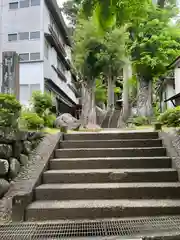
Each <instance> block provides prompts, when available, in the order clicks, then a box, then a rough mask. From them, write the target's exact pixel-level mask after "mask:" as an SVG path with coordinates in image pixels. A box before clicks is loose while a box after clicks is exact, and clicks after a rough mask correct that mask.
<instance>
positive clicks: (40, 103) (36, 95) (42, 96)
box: [32, 91, 53, 117]
mask: <svg viewBox="0 0 180 240" xmlns="http://www.w3.org/2000/svg"><path fill="white" fill-rule="evenodd" d="M32 105H33V108H34V111H35V112H36V113H37V114H38V115H39V116H41V117H42V116H43V115H45V114H46V113H47V112H50V109H51V108H52V107H53V101H52V97H51V95H50V94H49V93H46V92H45V93H41V92H40V91H36V92H33V95H32Z"/></svg>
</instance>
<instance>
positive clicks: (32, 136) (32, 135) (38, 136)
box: [27, 132, 46, 141]
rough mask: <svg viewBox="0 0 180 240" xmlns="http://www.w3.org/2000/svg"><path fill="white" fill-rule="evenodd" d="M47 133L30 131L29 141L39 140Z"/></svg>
mask: <svg viewBox="0 0 180 240" xmlns="http://www.w3.org/2000/svg"><path fill="white" fill-rule="evenodd" d="M45 135H46V133H43V132H29V133H28V138H27V140H28V141H33V140H39V139H42V138H43V137H45Z"/></svg>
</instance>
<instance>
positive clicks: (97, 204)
mask: <svg viewBox="0 0 180 240" xmlns="http://www.w3.org/2000/svg"><path fill="white" fill-rule="evenodd" d="M115 207H120V208H126V207H128V208H136V207H138V208H143V207H149V208H153V207H162V208H164V207H180V199H178V200H169V199H168V200H164V199H157V200H154V199H153V200H152V199H150V200H147V199H145V200H144V199H143V200H142V199H135V200H134V199H132V200H128V199H123V200H119V199H115V200H114V199H110V200H103V199H100V200H67V201H57V200H53V201H52V200H50V201H47V200H46V201H35V202H33V203H31V204H30V205H29V206H28V207H27V209H28V210H31V209H63V208H67V209H73V208H115Z"/></svg>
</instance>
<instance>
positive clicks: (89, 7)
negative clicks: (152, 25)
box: [78, 0, 149, 30]
mask: <svg viewBox="0 0 180 240" xmlns="http://www.w3.org/2000/svg"><path fill="white" fill-rule="evenodd" d="M78 2H80V3H82V7H83V12H84V13H85V14H84V15H85V16H90V15H93V17H94V18H95V19H96V20H97V23H98V25H99V26H100V27H101V28H102V29H104V30H107V29H109V28H111V27H113V26H115V24H116V23H117V24H118V25H123V24H124V23H126V22H129V21H132V20H134V18H137V17H138V18H139V17H140V16H143V15H144V14H145V12H146V11H145V9H146V8H147V4H148V3H149V0H131V1H129V0H103V1H102V0H80V1H78Z"/></svg>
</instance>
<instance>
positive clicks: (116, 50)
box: [98, 27, 128, 110]
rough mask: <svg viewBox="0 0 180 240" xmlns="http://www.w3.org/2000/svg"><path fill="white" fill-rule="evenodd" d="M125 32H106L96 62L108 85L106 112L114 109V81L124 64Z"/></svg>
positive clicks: (114, 30) (121, 29)
mask: <svg viewBox="0 0 180 240" xmlns="http://www.w3.org/2000/svg"><path fill="white" fill-rule="evenodd" d="M125 30H126V29H125V28H124V27H121V28H114V29H113V30H111V31H109V32H107V33H106V34H105V36H104V38H103V41H102V43H103V45H104V46H103V48H102V49H101V50H100V53H99V54H98V61H99V64H100V65H101V66H102V73H103V75H104V77H105V79H106V81H107V84H108V101H107V103H108V110H110V109H114V87H115V81H116V79H117V77H119V74H120V71H121V70H122V68H123V66H124V64H125V62H126V46H125V44H126V41H127V39H128V34H127V33H126V32H125Z"/></svg>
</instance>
